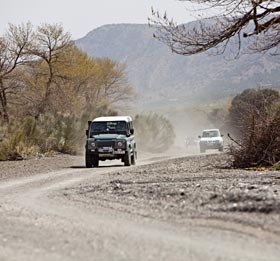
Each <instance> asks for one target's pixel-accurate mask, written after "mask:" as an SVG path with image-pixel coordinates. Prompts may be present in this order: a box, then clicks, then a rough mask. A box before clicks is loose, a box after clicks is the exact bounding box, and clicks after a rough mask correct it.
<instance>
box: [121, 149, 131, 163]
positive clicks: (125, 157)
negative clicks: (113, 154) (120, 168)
mask: <svg viewBox="0 0 280 261" xmlns="http://www.w3.org/2000/svg"><path fill="white" fill-rule="evenodd" d="M123 162H124V165H125V166H130V165H131V155H130V153H129V152H126V153H125V155H124V159H123Z"/></svg>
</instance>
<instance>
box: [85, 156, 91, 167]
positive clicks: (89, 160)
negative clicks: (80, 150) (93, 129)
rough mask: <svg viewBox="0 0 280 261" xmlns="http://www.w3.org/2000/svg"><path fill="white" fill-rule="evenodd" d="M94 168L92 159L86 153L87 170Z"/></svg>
mask: <svg viewBox="0 0 280 261" xmlns="http://www.w3.org/2000/svg"><path fill="white" fill-rule="evenodd" d="M91 167H92V157H91V155H88V154H87V153H86V168H91Z"/></svg>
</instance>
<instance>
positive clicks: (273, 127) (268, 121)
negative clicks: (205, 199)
mask: <svg viewBox="0 0 280 261" xmlns="http://www.w3.org/2000/svg"><path fill="white" fill-rule="evenodd" d="M208 116H209V120H210V122H212V123H214V124H216V125H215V126H218V127H219V128H220V129H222V130H224V132H227V133H228V138H229V141H230V142H229V146H228V154H229V155H230V163H231V166H233V167H235V168H250V167H253V168H254V167H275V168H279V164H280V136H279V133H280V94H279V90H276V89H247V90H244V91H243V92H242V93H240V94H238V95H236V96H235V97H234V98H233V99H232V102H231V106H230V107H229V109H228V110H225V109H223V108H220V109H215V110H213V111H211V112H209V114H208Z"/></svg>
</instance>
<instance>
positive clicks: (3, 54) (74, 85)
mask: <svg viewBox="0 0 280 261" xmlns="http://www.w3.org/2000/svg"><path fill="white" fill-rule="evenodd" d="M133 96H134V93H133V89H132V88H131V86H130V85H129V84H128V82H127V79H126V75H125V68H124V67H123V66H122V65H121V64H119V63H117V62H115V61H112V60H110V59H108V58H106V59H97V58H91V57H89V56H88V55H87V54H86V53H84V52H82V51H81V50H80V49H78V48H77V47H76V46H75V45H74V43H73V41H72V40H71V36H70V35H69V33H67V32H64V29H63V28H62V26H61V25H59V24H53V25H50V24H43V25H41V26H39V27H37V28H34V27H33V26H32V25H31V24H29V23H28V24H22V25H18V26H16V25H9V28H8V30H7V32H6V34H4V35H3V36H2V37H0V160H15V159H21V158H26V157H29V156H31V155H36V154H42V153H52V152H62V153H78V152H79V150H80V149H81V147H82V146H83V138H84V135H85V129H86V126H87V121H88V119H92V118H94V117H96V116H99V115H101V114H102V115H116V114H117V112H116V108H117V106H118V104H120V103H121V102H123V101H125V100H126V99H128V98H131V97H133Z"/></svg>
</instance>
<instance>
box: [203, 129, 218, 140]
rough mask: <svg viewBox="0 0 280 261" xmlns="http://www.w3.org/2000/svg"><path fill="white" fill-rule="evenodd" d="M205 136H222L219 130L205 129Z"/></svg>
mask: <svg viewBox="0 0 280 261" xmlns="http://www.w3.org/2000/svg"><path fill="white" fill-rule="evenodd" d="M202 137H203V138H209V137H220V134H219V132H218V131H216V130H215V131H203V132H202Z"/></svg>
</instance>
